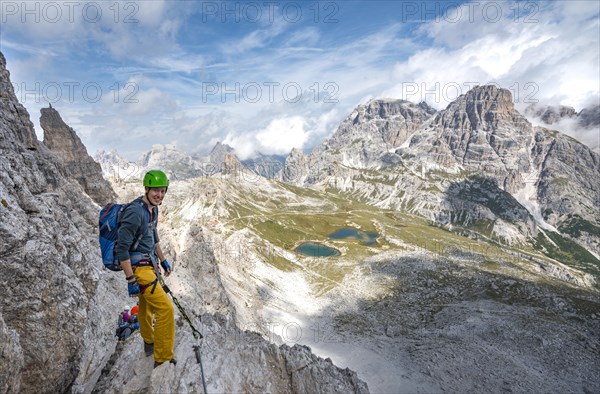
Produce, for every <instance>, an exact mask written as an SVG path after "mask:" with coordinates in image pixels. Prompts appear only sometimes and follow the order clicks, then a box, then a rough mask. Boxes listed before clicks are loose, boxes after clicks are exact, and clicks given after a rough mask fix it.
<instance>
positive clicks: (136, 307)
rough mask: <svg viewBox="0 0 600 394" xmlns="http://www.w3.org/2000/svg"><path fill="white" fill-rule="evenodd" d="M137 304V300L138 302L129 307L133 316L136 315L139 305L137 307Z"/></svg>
mask: <svg viewBox="0 0 600 394" xmlns="http://www.w3.org/2000/svg"><path fill="white" fill-rule="evenodd" d="M138 305H139V302H138V303H136V304H135V305H134V306H133V307H132V308H131V316H133V315H137V314H138V308H139V307H138Z"/></svg>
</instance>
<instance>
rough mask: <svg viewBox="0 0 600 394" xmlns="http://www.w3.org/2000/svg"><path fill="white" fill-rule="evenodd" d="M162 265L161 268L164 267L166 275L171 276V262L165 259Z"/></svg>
mask: <svg viewBox="0 0 600 394" xmlns="http://www.w3.org/2000/svg"><path fill="white" fill-rule="evenodd" d="M160 265H161V267H163V270H165V275H166V276H169V274H170V273H171V266H170V265H169V262H168V261H167V259H164V260H163V261H161V263H160Z"/></svg>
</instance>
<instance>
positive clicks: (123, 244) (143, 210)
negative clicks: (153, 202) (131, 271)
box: [116, 197, 159, 261]
mask: <svg viewBox="0 0 600 394" xmlns="http://www.w3.org/2000/svg"><path fill="white" fill-rule="evenodd" d="M147 207H148V206H147V205H146V203H145V202H144V200H143V198H142V197H138V198H136V199H135V200H133V201H132V202H131V204H130V205H129V206H128V207H127V208H125V210H124V211H123V213H122V216H121V225H120V226H119V242H118V243H117V246H116V248H117V257H118V258H119V261H125V260H129V259H130V255H129V253H130V252H132V250H130V249H131V247H132V246H133V243H134V242H135V240H136V238H137V237H138V235H139V234H140V232H141V231H142V230H143V227H144V221H145V220H148V230H147V231H146V233H145V234H144V235H143V236H142V238H141V239H140V243H139V245H138V247H137V249H136V250H135V251H137V252H141V253H148V254H151V253H153V252H154V245H155V244H157V243H158V242H159V238H158V232H157V231H156V225H155V224H156V223H157V219H158V207H152V217H150V212H148V208H147Z"/></svg>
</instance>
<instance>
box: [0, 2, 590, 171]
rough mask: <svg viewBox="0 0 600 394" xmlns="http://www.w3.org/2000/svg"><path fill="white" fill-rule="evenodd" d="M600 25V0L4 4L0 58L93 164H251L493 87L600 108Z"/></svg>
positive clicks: (517, 96)
mask: <svg viewBox="0 0 600 394" xmlns="http://www.w3.org/2000/svg"><path fill="white" fill-rule="evenodd" d="M599 15H600V1H596V0H590V1H556V2H547V1H519V2H513V1H476V2H452V1H320V2H312V1H268V0H266V1H262V0H260V1H227V2H223V1H162V0H151V1H119V2H117V1H83V2H80V1H41V2H37V1H21V0H19V1H7V0H2V1H1V2H0V51H1V52H2V53H3V54H4V56H5V57H6V59H7V67H8V69H9V71H10V72H11V80H12V83H13V86H14V88H15V93H16V96H17V98H18V99H19V101H20V102H21V103H23V105H25V107H26V108H27V110H28V111H29V113H30V115H31V118H32V121H33V123H34V125H35V128H36V133H37V134H38V138H40V139H43V132H42V130H41V128H40V127H39V114H40V108H43V107H48V104H49V103H52V106H53V107H54V108H56V109H57V110H58V111H59V112H60V114H61V116H62V118H63V120H65V122H66V123H67V124H68V125H69V126H71V127H73V128H74V129H75V131H76V132H77V134H78V135H79V137H80V138H81V139H82V141H83V143H84V144H85V145H86V147H87V149H88V152H89V153H90V154H92V155H93V154H95V153H96V152H97V151H98V150H101V149H102V150H107V151H108V150H113V149H115V150H117V151H118V152H119V154H121V155H122V156H124V157H126V158H128V159H130V160H136V159H137V158H138V157H139V155H140V154H142V153H144V152H147V151H149V150H150V149H151V147H152V145H153V144H174V145H175V146H176V147H177V148H178V149H180V150H182V151H184V152H187V153H189V154H200V155H205V154H208V153H209V152H210V150H211V149H212V147H213V146H214V145H215V144H216V143H217V142H219V141H220V142H223V143H226V144H229V145H231V146H233V147H234V148H235V149H236V152H237V154H238V156H240V158H242V159H247V158H252V157H254V156H256V155H257V154H258V153H262V154H279V155H286V154H288V153H289V152H290V150H291V149H292V148H298V149H302V150H304V151H307V152H308V151H310V150H311V149H312V148H314V147H315V146H317V145H320V144H321V143H322V142H323V141H324V140H325V139H326V138H328V137H330V136H331V135H332V134H333V133H334V132H335V130H336V128H337V126H338V125H339V123H340V122H341V121H342V120H343V119H344V118H346V117H347V116H348V115H349V114H350V113H351V112H352V110H353V109H354V108H355V107H356V106H357V105H359V104H364V103H367V102H368V101H369V100H371V99H375V98H398V99H405V100H409V101H412V102H415V103H417V102H420V101H426V102H427V103H428V104H429V105H431V106H433V107H435V108H437V109H443V108H445V107H446V105H447V104H448V103H449V102H451V101H452V100H454V99H455V98H456V97H458V96H459V95H461V94H465V93H466V92H467V91H468V90H469V89H470V88H472V87H473V86H475V85H484V84H489V83H493V84H496V85H498V86H500V87H503V88H506V89H509V90H510V91H511V92H512V94H513V101H514V102H515V106H516V107H517V109H519V110H523V109H524V108H525V107H527V106H528V105H531V104H537V105H558V104H561V105H569V106H572V107H574V108H575V109H576V110H577V111H580V110H581V109H583V108H585V107H588V106H590V105H598V104H599V97H600V61H599V52H600V42H599V41H600V24H599V23H600V22H599V20H600V19H599ZM563 131H565V132H568V133H570V134H571V135H573V136H575V137H576V138H578V139H579V140H581V141H582V142H584V143H586V144H588V145H590V146H592V147H594V145H600V140H599V139H600V136H599V135H598V134H599V132H598V130H591V131H588V132H583V133H582V132H581V130H576V129H573V128H572V127H570V126H569V127H566V126H565V130H563Z"/></svg>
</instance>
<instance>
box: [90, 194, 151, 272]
mask: <svg viewBox="0 0 600 394" xmlns="http://www.w3.org/2000/svg"><path fill="white" fill-rule="evenodd" d="M131 204H133V202H131V203H129V204H107V205H106V206H105V207H104V208H102V210H101V211H100V219H99V220H98V226H99V228H100V236H99V238H100V251H101V253H102V262H103V263H104V266H105V267H106V268H108V269H109V270H111V271H121V270H122V268H121V264H120V263H119V259H118V258H117V248H116V246H117V243H118V242H119V239H118V238H119V226H120V224H121V215H122V214H123V211H125V208H127V207H128V206H129V205H131ZM148 216H149V215H144V217H145V218H146V220H144V226H143V227H142V231H140V233H139V234H138V236H137V237H136V239H135V242H134V243H133V245H132V246H131V248H130V249H129V250H130V251H135V250H136V249H137V247H138V245H139V243H140V240H141V239H142V237H143V236H144V234H146V231H148V224H149V222H148V221H149V217H148Z"/></svg>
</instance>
